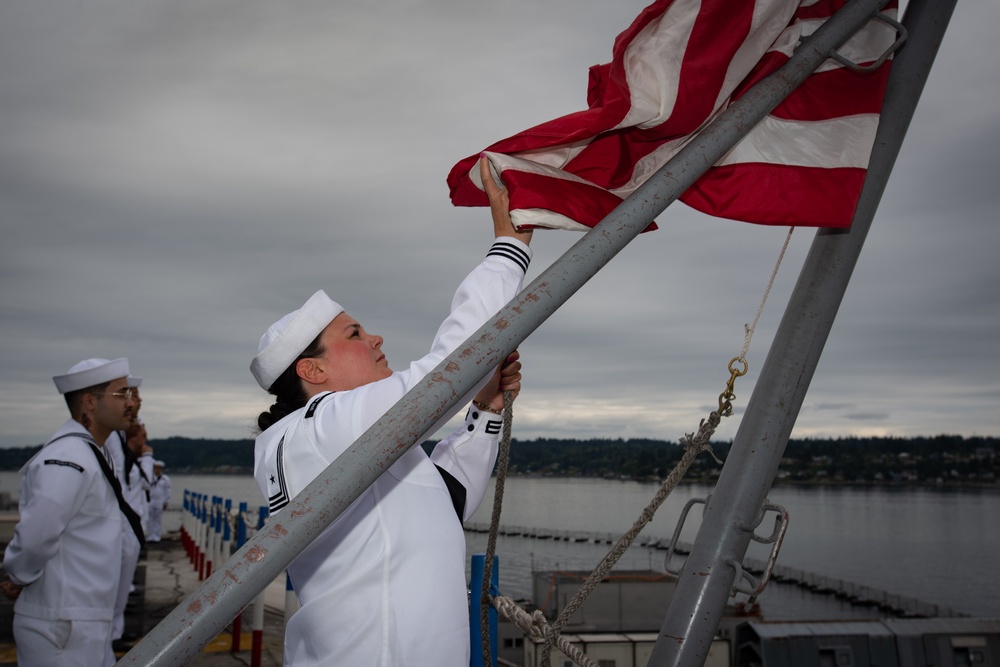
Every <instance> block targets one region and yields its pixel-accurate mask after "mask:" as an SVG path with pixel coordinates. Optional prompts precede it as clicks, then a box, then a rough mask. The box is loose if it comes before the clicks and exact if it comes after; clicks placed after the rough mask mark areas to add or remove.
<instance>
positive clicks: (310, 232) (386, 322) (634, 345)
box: [0, 0, 1000, 446]
mask: <svg viewBox="0 0 1000 667" xmlns="http://www.w3.org/2000/svg"><path fill="white" fill-rule="evenodd" d="M645 4H647V3H646V2H643V1H637V0H620V1H616V2H607V1H606V0H572V1H571V0H507V1H505V2H488V3H487V2H481V1H479V0H461V1H459V0H424V1H416V0H389V1H383V2H378V3H372V2H367V1H365V2H361V1H356V0H345V1H341V2H335V3H334V2H327V1H319V0H292V1H290V2H281V3H275V2H269V1H263V0H218V1H216V2H211V3H205V2H201V1H200V0H199V1H193V0H169V1H167V0H148V1H146V2H134V1H132V0H129V1H124V0H84V1H82V2H72V3H68V2H52V1H50V0H32V2H5V3H2V4H0V226H2V227H0V229H2V233H3V243H2V246H0V272H2V276H3V278H2V281H3V282H2V291H0V308H2V313H3V317H2V321H0V363H2V373H3V383H2V385H0V415H2V419H0V446H23V445H33V444H38V443H40V442H43V441H44V440H45V439H46V438H47V437H48V436H49V435H50V434H51V433H52V432H54V430H55V429H56V428H57V427H58V426H59V425H60V424H61V423H62V422H63V421H64V420H65V418H66V410H65V405H64V404H63V402H62V400H61V399H60V397H59V396H58V395H57V393H56V391H55V388H54V386H53V384H52V381H51V377H52V376H53V375H58V374H61V373H64V372H65V371H66V370H67V369H68V368H69V367H70V366H71V365H72V364H74V363H76V362H77V361H79V360H80V359H83V358H86V357H92V356H101V357H117V356H127V357H129V359H130V361H131V365H132V371H133V373H134V374H136V375H140V376H142V377H143V378H144V384H143V388H142V390H143V399H144V405H143V417H144V421H145V422H146V423H147V424H148V425H149V430H150V435H151V436H152V437H153V438H159V437H166V436H171V435H180V436H187V437H195V438H198V437H207V438H245V437H250V435H251V424H252V423H253V421H254V419H255V417H256V414H257V412H259V411H260V410H261V409H263V408H264V407H266V405H267V404H268V403H269V401H268V400H267V397H266V395H265V394H264V392H262V391H261V390H260V389H259V388H258V387H257V385H256V384H255V382H254V380H253V378H252V376H251V375H250V372H249V370H248V364H249V362H250V359H251V357H252V356H253V355H254V354H255V352H256V348H257V341H258V339H259V337H260V335H261V333H263V331H264V329H265V328H266V327H267V326H268V325H269V324H270V323H271V322H273V321H274V320H276V319H277V318H278V317H280V316H281V315H283V314H285V313H286V312H288V311H290V310H293V309H295V308H297V307H298V306H299V305H300V304H301V303H302V302H303V301H304V300H305V299H306V298H307V297H308V296H309V295H310V294H312V293H313V292H314V291H315V290H316V289H319V288H323V289H325V290H326V291H327V292H328V293H329V294H330V295H331V296H333V298H335V299H337V300H338V301H340V302H341V303H343V304H344V305H345V306H346V307H347V309H348V311H349V312H350V313H351V314H352V315H354V316H355V317H357V318H358V319H359V320H361V322H362V323H364V324H365V326H366V328H368V329H370V330H371V331H374V332H376V333H379V334H382V335H383V336H384V337H385V339H386V342H385V347H384V349H385V352H386V354H387V356H388V358H389V361H390V364H391V365H393V366H394V367H403V366H405V364H406V363H407V362H408V361H409V360H410V359H412V358H415V357H417V356H419V355H421V354H422V353H423V352H424V351H425V350H426V349H427V347H428V346H429V344H430V340H431V337H432V336H433V334H434V331H435V330H436V328H437V324H438V323H439V322H440V320H441V319H442V318H443V317H444V316H445V314H446V312H447V308H448V304H449V302H450V299H451V295H452V293H453V291H454V288H455V286H456V285H457V284H458V282H459V281H460V280H461V278H462V277H463V276H464V275H465V273H467V272H468V270H469V269H470V268H471V267H472V266H474V265H475V264H476V263H477V262H478V261H479V259H480V258H481V257H482V255H483V254H484V252H485V250H486V248H487V247H488V245H489V242H490V240H491V235H490V222H489V214H488V212H487V211H486V210H485V209H456V208H453V207H452V206H451V204H450V202H449V200H448V192H447V187H446V185H445V176H446V174H447V172H448V170H449V169H450V168H451V166H452V165H453V164H454V163H455V162H456V161H458V160H459V159H461V158H463V157H465V156H466V155H470V154H473V153H475V152H477V151H479V150H481V149H482V148H483V147H484V146H486V145H488V144H490V143H492V142H493V141H496V140H498V139H501V138H503V137H506V136H508V135H510V134H513V133H515V132H518V131H520V130H523V129H526V128H528V127H530V126H532V125H535V124H537V123H540V122H542V121H546V120H550V119H552V118H555V117H557V116H560V115H563V114H565V113H569V112H572V111H576V110H579V109H582V108H583V107H584V106H585V100H586V85H587V68H588V67H589V66H590V65H592V64H596V63H601V62H607V61H608V60H609V59H610V57H611V45H612V42H613V40H614V38H615V36H616V35H617V34H618V33H619V32H620V31H621V30H623V29H624V28H625V27H626V26H627V25H628V24H629V23H630V22H631V20H632V19H633V18H634V17H635V16H636V15H638V13H639V11H640V10H641V9H642V8H643V7H644V6H645ZM570 12H572V14H573V18H572V19H568V18H567V14H569V13H570ZM998 25H1000V3H998V2H996V0H962V2H960V3H959V7H958V8H957V10H956V12H955V15H954V17H953V19H952V22H951V26H950V28H949V31H948V34H947V35H946V37H945V40H944V43H943V45H942V47H941V50H940V52H939V54H938V58H937V62H936V64H935V66H934V69H933V71H932V72H931V76H930V80H929V82H928V85H927V88H926V89H925V91H924V94H923V97H922V99H921V102H920V105H919V107H918V109H917V112H916V116H915V118H914V120H913V123H912V125H911V127H910V131H909V134H908V136H907V139H906V142H905V144H904V146H903V150H902V153H901V154H900V156H899V160H898V161H897V164H896V167H895V170H894V172H893V175H892V178H891V180H890V182H889V186H888V188H887V191H886V194H885V196H884V198H883V201H882V205H881V207H880V209H879V213H878V215H877V217H876V219H875V222H874V225H873V228H872V231H871V233H870V234H869V236H868V240H867V243H866V246H865V249H864V252H863V254H862V256H861V261H860V263H859V265H858V267H857V269H856V271H855V274H854V278H853V281H852V284H851V286H850V288H849V290H848V293H847V296H846V298H845V301H844V303H843V305H842V307H841V309H840V312H839V314H838V318H837V322H836V324H835V326H834V329H833V331H832V334H831V337H830V340H829V342H828V343H827V346H826V349H825V352H824V356H823V359H822V360H821V362H820V364H819V368H818V369H817V372H816V375H815V378H814V380H813V382H812V385H811V388H810V391H809V395H808V396H807V398H806V401H805V404H804V406H803V409H802V412H801V414H800V415H799V419H798V422H797V425H796V428H795V431H794V433H793V437H809V436H817V437H825V436H847V435H864V434H876V435H898V436H907V435H933V434H939V433H958V434H962V435H966V436H969V435H1000V417H998V412H997V408H998V407H1000V381H998V380H997V373H996V369H995V368H993V362H994V361H995V359H996V351H995V349H994V348H993V345H994V344H996V342H997V340H998V330H1000V297H998V286H1000V262H998V261H997V257H996V254H997V250H998V249H1000V230H998V226H997V216H998V214H997V209H998V204H1000V188H997V187H996V184H995V179H996V175H997V174H998V173H1000V160H998V153H1000V74H998V72H1000V68H998V62H1000V51H998V50H997V49H996V46H995V43H996V38H995V35H994V34H993V33H994V30H995V28H996V26H998ZM658 220H659V223H660V227H661V230H660V231H657V232H654V233H650V234H644V235H642V236H640V237H639V238H638V239H636V240H635V241H634V242H633V243H632V244H631V245H630V246H629V247H628V248H626V249H625V251H623V252H622V253H621V254H620V255H619V256H618V257H616V258H615V259H614V260H613V261H612V262H611V263H610V264H609V265H608V266H607V267H606V268H605V269H604V270H603V271H602V272H600V273H599V274H598V275H597V277H595V278H594V279H593V280H591V281H590V282H589V283H588V284H587V285H586V286H585V287H584V288H583V289H582V290H581V291H580V292H579V293H577V294H576V295H575V296H574V297H573V298H572V299H571V300H570V301H569V302H568V303H567V304H566V305H565V306H564V307H563V308H561V309H560V310H559V311H558V312H557V313H556V314H555V315H553V316H552V317H551V318H550V319H549V320H548V321H547V322H545V324H543V325H542V327H541V328H540V329H539V330H538V331H536V332H535V333H534V334H533V335H532V336H531V338H530V339H529V340H528V341H526V342H525V343H524V344H523V346H522V347H521V351H522V355H523V359H524V362H525V389H524V391H523V393H522V396H521V398H520V399H519V400H518V402H517V404H516V406H515V407H516V412H515V437H519V438H534V437H540V436H551V437H567V438H589V437H597V436H600V437H604V436H611V437H625V438H629V437H652V438H661V439H665V440H674V439H676V438H677V437H679V436H681V435H683V434H684V433H685V432H691V431H694V430H696V428H697V426H698V422H699V420H700V419H701V418H702V417H704V416H706V415H707V413H708V411H709V410H711V409H712V408H713V406H714V405H715V404H716V403H717V399H718V396H719V393H720V392H721V391H722V390H723V389H724V385H725V381H726V380H727V379H728V371H727V370H726V365H727V363H728V361H729V359H730V358H732V357H734V356H736V355H737V354H738V353H739V351H740V349H741V347H742V345H743V325H744V323H746V322H749V321H751V320H752V319H753V316H754V313H755V312H756V310H757V306H758V303H759V301H760V298H761V295H762V293H763V291H764V287H765V286H766V284H767V280H768V277H769V275H770V272H771V270H772V268H773V265H774V262H775V259H776V257H777V254H778V252H779V250H780V247H781V243H782V241H783V239H784V236H785V233H786V229H783V228H767V227H759V226H754V225H749V224H746V223H739V222H733V221H728V220H720V219H714V218H709V217H706V216H703V215H700V214H697V213H695V212H693V211H692V210H691V209H688V208H687V207H685V206H684V205H683V204H675V205H674V206H671V207H670V208H669V209H668V210H667V211H666V212H665V213H664V214H662V215H661V216H660V217H659V218H658ZM813 235H814V231H813V230H811V229H800V230H798V231H796V232H795V234H794V235H793V239H792V242H791V245H790V248H789V251H788V253H787V255H786V258H785V262H784V264H783V265H782V268H781V271H780V272H779V275H778V280H777V282H776V284H775V287H774V289H773V291H772V293H771V296H770V299H769V301H768V303H767V306H766V309H765V311H764V315H763V317H762V319H761V322H760V324H759V326H758V329H757V332H756V335H755V337H754V340H753V345H752V346H751V348H750V353H749V355H748V359H749V362H750V366H751V368H750V373H749V375H748V376H747V377H745V378H742V379H740V380H739V381H738V382H737V385H736V394H737V399H736V403H737V416H736V417H734V418H733V419H731V420H728V421H726V422H724V424H723V426H722V427H721V428H720V429H719V431H718V433H717V437H719V438H723V439H728V438H731V437H733V435H734V434H735V432H736V428H737V426H738V422H737V420H738V418H739V417H738V416H739V414H740V413H741V412H742V408H743V407H744V406H745V405H746V401H747V400H748V399H749V397H750V395H751V391H752V388H753V384H754V381H755V379H756V377H757V374H758V373H759V371H760V368H761V365H762V363H763V360H764V357H765V356H766V354H767V351H768V347H769V345H770V340H771V337H772V336H773V333H774V330H775V328H776V326H777V323H778V321H779V320H780V318H781V315H782V312H783V310H784V307H785V304H786V302H787V299H788V296H789V294H790V292H791V289H792V285H793V284H794V280H795V278H796V276H797V274H798V271H799V269H800V267H801V265H802V261H803V259H804V257H805V254H806V252H807V250H808V247H809V245H810V243H811V241H812V238H813ZM578 239H579V235H578V234H576V233H572V232H537V233H536V234H535V241H534V242H533V247H534V248H535V251H536V255H535V260H534V263H533V265H532V269H531V272H530V274H529V277H528V278H529V280H530V279H532V278H534V277H535V276H537V275H538V273H539V272H540V271H541V270H543V269H544V268H545V267H547V266H548V265H549V264H551V263H552V262H553V261H554V260H555V259H557V258H558V257H559V255H560V254H561V253H562V252H563V251H564V250H565V249H566V248H568V247H569V246H570V245H571V244H572V243H573V242H575V241H576V240H578Z"/></svg>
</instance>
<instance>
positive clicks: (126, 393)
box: [105, 387, 136, 401]
mask: <svg viewBox="0 0 1000 667" xmlns="http://www.w3.org/2000/svg"><path fill="white" fill-rule="evenodd" d="M105 394H107V395H108V396H114V397H115V398H120V399H122V400H123V401H127V400H129V399H131V398H135V395H136V394H135V392H134V391H132V389H131V387H130V388H128V389H124V390H122V391H114V392H111V393H110V394H108V393H107V392H105Z"/></svg>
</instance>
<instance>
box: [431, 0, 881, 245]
mask: <svg viewBox="0 0 1000 667" xmlns="http://www.w3.org/2000/svg"><path fill="white" fill-rule="evenodd" d="M844 4H845V3H844V0H815V1H813V0H805V1H803V2H795V1H789V0H739V1H737V2H734V1H733V0H661V1H659V2H654V3H653V4H651V5H649V6H648V7H647V8H646V9H644V10H643V11H642V13H641V14H640V15H639V16H638V18H636V19H635V21H634V22H633V23H632V25H631V26H629V28H628V29H627V30H625V31H624V32H623V33H621V34H620V35H619V36H618V38H617V39H616V40H615V43H614V48H613V51H612V54H613V58H612V61H611V62H610V63H607V64H603V65H595V66H593V67H591V68H590V85H589V89H588V92H587V104H588V108H587V109H585V110H582V111H579V112H576V113H572V114H569V115H567V116H563V117H561V118H557V119H555V120H552V121H549V122H546V123H542V124H541V125H537V126H535V127H533V128H531V129H528V130H525V131H523V132H520V133H519V134H516V135H514V136H511V137H508V138H506V139H503V140H501V141H498V142H496V143H494V144H492V145H491V146H489V147H487V148H486V149H485V152H486V154H487V155H488V156H489V158H490V162H491V164H492V166H493V168H494V170H495V171H496V172H497V173H499V174H500V177H501V179H502V180H503V182H504V185H506V187H507V188H508V190H509V194H510V202H511V217H512V219H513V221H514V224H515V225H518V226H519V227H527V228H533V227H544V228H551V229H572V230H586V229H587V228H589V227H593V226H594V225H595V224H597V223H598V222H600V221H601V220H602V219H603V218H604V217H605V216H606V215H607V214H608V213H610V212H611V210H612V209H614V208H615V207H616V206H617V205H618V204H620V203H621V201H622V200H623V199H624V198H626V197H627V196H628V195H630V194H631V193H632V192H633V191H635V190H636V189H637V188H638V187H639V186H640V185H641V184H642V183H643V182H644V181H645V180H646V179H647V178H648V177H649V176H651V175H652V174H653V173H654V172H656V170H658V169H659V168H660V167H661V166H663V165H664V164H665V163H666V162H667V161H668V160H669V159H670V158H671V157H673V156H674V155H675V154H676V153H677V152H678V151H679V150H680V149H681V148H682V147H683V146H684V145H685V144H686V143H687V142H688V141H689V140H690V139H691V138H692V137H693V136H695V135H696V134H697V132H698V131H699V130H700V129H701V128H703V127H704V126H705V125H706V124H708V123H709V122H711V120H712V119H714V118H715V117H716V116H718V115H719V114H720V113H721V112H722V111H724V110H725V109H726V108H727V107H728V106H729V105H730V104H731V103H733V102H734V101H736V100H737V99H739V98H740V96H741V95H743V94H744V93H745V92H746V91H747V90H749V89H750V88H751V87H752V86H753V85H754V84H755V83H757V82H758V81H760V80H761V79H763V78H764V77H766V76H767V75H768V74H770V73H772V72H774V71H775V70H776V69H778V68H779V67H780V66H781V65H783V64H784V63H785V62H786V61H787V60H788V58H789V57H790V56H791V54H792V52H793V50H794V49H795V47H796V46H797V45H798V44H799V42H800V41H801V40H802V39H804V38H806V37H808V36H809V35H811V34H812V33H813V32H815V31H816V29H817V28H818V27H819V26H820V25H822V23H823V22H824V21H825V20H826V19H827V18H829V17H830V16H832V15H833V14H834V13H836V12H837V10H839V9H840V8H841V7H842V6H843V5H844ZM896 9H897V3H896V0H892V2H890V3H889V4H888V5H887V6H886V8H885V9H884V10H883V13H884V14H886V15H887V16H889V17H890V18H895V15H896ZM895 39H896V33H895V30H894V29H893V28H891V27H889V26H888V25H886V24H885V23H883V22H880V21H875V20H873V21H870V22H869V23H868V24H867V25H866V26H865V27H863V28H862V29H861V30H860V31H859V32H858V33H857V34H855V35H854V36H853V37H852V38H851V39H850V40H849V41H848V42H847V43H846V44H844V45H843V46H842V47H841V48H840V49H839V51H838V52H839V53H840V54H841V55H842V56H844V57H845V58H846V59H848V60H850V61H852V62H854V63H857V64H860V65H865V64H869V63H873V62H875V61H877V60H878V58H879V57H880V56H881V55H882V54H883V53H884V52H885V51H886V49H887V48H888V47H889V46H890V45H891V44H892V43H893V42H894V41H895ZM890 64H891V60H888V61H886V62H885V63H884V64H882V65H881V66H879V67H877V68H875V69H874V70H873V71H871V72H867V73H859V72H856V71H854V70H852V69H850V68H848V67H845V66H844V65H842V64H841V63H840V62H837V61H835V60H832V59H831V60H827V61H826V62H825V63H824V64H823V65H821V66H820V68H819V69H817V70H816V72H815V73H813V74H812V75H811V76H810V77H809V78H808V79H807V80H806V81H805V82H804V83H803V84H802V85H801V86H799V88H798V89H796V90H795V92H793V93H792V95H791V96H790V97H788V98H787V99H786V100H785V101H784V102H782V103H781V104H779V105H778V106H777V107H776V108H775V109H774V110H773V111H772V112H771V113H770V114H769V115H768V116H767V117H766V118H765V119H764V120H763V121H761V122H760V123H759V124H758V125H757V126H756V127H755V128H754V129H753V130H752V131H751V132H750V133H749V134H748V135H747V136H746V137H745V138H744V139H742V140H741V141H740V142H739V143H738V144H737V145H736V146H734V147H733V148H732V149H731V150H730V151H729V152H728V153H727V154H726V155H725V156H724V157H723V158H722V159H721V160H720V161H719V162H717V163H716V164H715V165H714V166H713V167H711V168H710V169H709V171H708V172H706V173H705V174H704V175H703V176H702V177H701V179H700V180H698V181H697V182H696V183H695V184H694V185H693V186H692V187H690V188H689V189H688V190H687V191H685V192H684V193H683V194H682V195H681V198H680V199H681V201H683V202H684V203H685V204H687V205H689V206H691V207H693V208H695V209H697V210H699V211H702V212H704V213H708V214H710V215H714V216H719V217H723V218H731V219H735V220H742V221H746V222H754V223H760V224H769V225H807V226H819V227H848V226H850V223H851V219H852V217H853V215H854V209H855V207H856V206H857V202H858V198H859V196H860V194H861V187H862V185H863V184H864V178H865V172H866V169H867V166H868V160H869V157H870V154H871V149H872V144H873V142H874V139H875V131H876V129H877V127H878V121H879V111H880V109H881V107H882V98H883V96H884V93H885V86H886V81H887V79H888V74H889V67H890ZM478 157H479V153H476V154H474V155H471V156H469V157H467V158H465V159H464V160H462V161H460V162H459V163H458V164H456V165H455V167H453V168H452V170H451V172H450V174H449V175H448V186H449V188H450V191H451V199H452V203H453V204H455V205H456V206H486V205H488V202H487V200H486V197H485V195H484V194H483V192H482V190H481V186H480V183H479V174H478V168H477V165H476V162H477V160H478Z"/></svg>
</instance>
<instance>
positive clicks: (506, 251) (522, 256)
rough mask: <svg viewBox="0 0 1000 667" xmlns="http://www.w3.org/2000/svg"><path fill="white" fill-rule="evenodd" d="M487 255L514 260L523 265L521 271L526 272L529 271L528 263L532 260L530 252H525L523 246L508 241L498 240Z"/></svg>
mask: <svg viewBox="0 0 1000 667" xmlns="http://www.w3.org/2000/svg"><path fill="white" fill-rule="evenodd" d="M486 256H487V257H506V258H507V259H509V260H510V261H512V262H514V263H515V264H517V265H518V266H520V267H521V271H523V272H524V273H527V272H528V264H529V263H530V262H531V258H530V257H529V256H528V253H526V252H524V250H522V249H521V248H518V247H517V246H516V245H514V244H513V243H508V242H506V241H497V242H495V243H494V244H493V247H492V248H490V251H489V252H488V253H486Z"/></svg>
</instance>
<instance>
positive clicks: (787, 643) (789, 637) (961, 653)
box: [733, 618, 1000, 667]
mask: <svg viewBox="0 0 1000 667" xmlns="http://www.w3.org/2000/svg"><path fill="white" fill-rule="evenodd" d="M827 666H830V667H1000V619H980V618H961V619H956V618H904V619H886V620H872V621H847V622H840V621H837V622H834V621H819V622H812V621H810V622H802V623H794V622H792V623H789V622H782V623H768V622H766V621H756V620H755V621H750V622H747V623H743V624H741V625H740V626H739V627H738V628H737V629H736V641H735V647H734V654H733V667H827Z"/></svg>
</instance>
